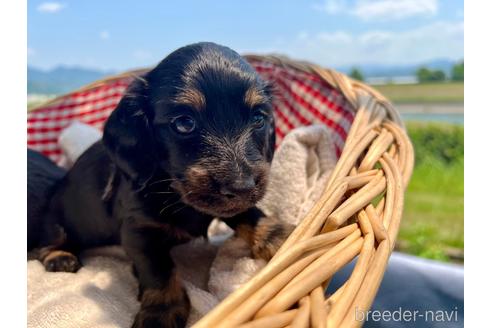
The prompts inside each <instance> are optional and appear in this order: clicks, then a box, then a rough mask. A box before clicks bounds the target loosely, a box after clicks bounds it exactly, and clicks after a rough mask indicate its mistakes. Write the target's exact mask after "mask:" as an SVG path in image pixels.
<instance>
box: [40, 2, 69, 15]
mask: <svg viewBox="0 0 492 328" xmlns="http://www.w3.org/2000/svg"><path fill="white" fill-rule="evenodd" d="M66 6H67V5H66V4H63V3H60V2H43V3H42V4H40V5H39V6H38V11H39V12H42V13H47V14H54V13H57V12H59V11H60V10H62V9H64V8H65V7H66Z"/></svg>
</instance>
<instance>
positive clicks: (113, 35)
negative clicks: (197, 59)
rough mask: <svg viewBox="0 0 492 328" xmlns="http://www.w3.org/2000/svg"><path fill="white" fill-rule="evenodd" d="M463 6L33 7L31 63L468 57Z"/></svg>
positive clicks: (35, 2)
mask: <svg viewBox="0 0 492 328" xmlns="http://www.w3.org/2000/svg"><path fill="white" fill-rule="evenodd" d="M463 12H464V9H463V0H303V1H301V0H297V1H295V0H249V1H231V0H229V1H227V0H215V1H205V0H202V1H200V0H182V1H166V0H141V1H135V0H132V1H130V0H78V1H69V0H66V1H65V0H63V1H43V0H29V1H28V12H27V19H28V44H27V61H28V65H30V66H33V67H37V68H42V69H51V68H54V67H56V66H60V65H64V66H78V67H87V68H96V69H101V70H108V71H109V70H111V71H122V70H127V69H132V68H138V67H147V66H150V65H154V64H156V63H157V62H159V61H160V60H162V59H163V58H164V57H165V56H166V55H167V54H169V53H170V52H172V51H173V50H175V49H177V48H179V47H181V46H184V45H186V44H190V43H194V42H199V41H212V42H216V43H219V44H223V45H226V46H228V47H230V48H232V49H234V50H236V51H237V52H239V53H241V54H244V53H259V54H267V53H278V54H284V55H287V56H290V57H292V58H295V59H303V60H308V61H312V62H315V63H318V64H321V65H324V66H328V67H341V66H351V65H366V64H388V65H404V64H420V63H425V62H427V61H430V60H434V59H451V60H460V59H462V58H463V57H464V46H463V45H464V35H463V34H464V33H463V30H464V15H463Z"/></svg>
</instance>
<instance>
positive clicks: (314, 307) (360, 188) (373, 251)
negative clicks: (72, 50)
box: [28, 55, 414, 328]
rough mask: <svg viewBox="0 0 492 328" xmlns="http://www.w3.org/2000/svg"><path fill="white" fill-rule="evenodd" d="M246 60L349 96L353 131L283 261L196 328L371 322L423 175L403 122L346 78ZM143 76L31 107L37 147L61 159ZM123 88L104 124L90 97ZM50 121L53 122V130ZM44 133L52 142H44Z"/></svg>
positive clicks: (281, 61) (270, 59) (285, 62)
mask: <svg viewBox="0 0 492 328" xmlns="http://www.w3.org/2000/svg"><path fill="white" fill-rule="evenodd" d="M245 57H246V58H247V59H248V60H249V61H250V62H251V63H252V64H253V66H255V65H254V64H255V63H256V64H258V63H261V64H262V65H267V66H268V67H273V68H278V69H283V70H287V71H290V72H297V73H300V74H301V75H302V76H305V77H312V78H313V79H314V80H315V82H316V83H318V84H319V83H321V84H323V85H324V86H325V87H326V88H328V89H329V90H330V91H331V92H334V93H335V94H338V95H340V96H341V97H342V98H343V100H344V101H345V102H344V104H343V105H342V106H341V107H343V108H344V110H346V111H347V113H348V117H349V119H348V120H349V121H350V123H351V125H350V126H349V127H348V129H349V131H348V135H346V139H345V140H344V146H343V147H341V154H340V157H339V160H338V163H337V165H336V167H335V169H334V171H333V173H332V175H331V177H330V179H329V181H328V183H327V185H326V189H325V191H324V193H323V195H322V196H321V198H320V199H319V201H318V202H317V204H316V205H315V206H314V207H313V208H312V210H311V211H310V212H309V213H308V215H307V216H306V217H305V218H304V219H303V220H302V221H301V223H300V224H299V225H298V226H297V228H296V229H295V230H294V232H293V233H292V234H291V235H290V237H289V238H288V239H287V241H286V242H285V243H284V244H283V246H282V247H281V249H280V250H279V251H278V253H277V254H276V255H275V257H274V258H273V259H272V260H271V261H270V262H269V263H268V264H267V265H266V266H265V267H264V268H263V269H262V270H261V271H260V272H259V273H258V274H257V275H255V277H254V278H252V279H251V280H250V281H249V282H248V283H246V284H245V285H244V286H242V287H241V288H239V289H238V290H236V291H235V292H233V293H232V294H231V295H229V296H228V297H227V298H226V299H225V300H223V301H222V302H221V303H220V304H219V305H218V306H217V307H216V308H214V309H213V310H212V311H211V312H210V313H208V314H207V315H206V316H205V317H203V318H202V319H201V320H200V321H199V322H197V323H196V324H195V325H194V327H197V328H202V327H237V326H240V327H242V328H246V327H251V328H252V327H265V328H275V327H279V328H280V327H286V326H292V327H311V326H312V327H327V326H328V327H358V326H361V325H362V324H363V321H358V320H356V317H355V313H356V309H357V311H358V312H359V311H365V310H368V309H369V308H370V306H371V304H372V302H373V299H374V297H375V295H376V292H377V290H378V288H379V285H380V283H381V280H382V278H383V275H384V272H385V269H386V264H387V261H388V258H389V256H390V254H391V252H392V250H393V248H394V245H395V240H396V237H397V234H398V229H399V225H400V219H401V216H402V211H403V197H404V190H405V188H406V186H407V184H408V181H409V179H410V176H411V173H412V169H413V160H414V154H413V149H412V145H411V143H410V141H409V139H408V136H407V134H406V132H405V129H404V126H403V123H402V121H401V119H400V117H399V115H398V113H397V112H396V111H395V109H394V108H393V106H392V105H391V104H390V103H389V102H388V100H386V99H385V98H384V97H383V96H382V95H381V94H379V93H378V92H376V91H375V90H373V89H372V88H370V87H369V86H367V85H365V84H363V83H361V82H357V81H354V80H351V79H350V78H348V77H347V76H345V75H343V74H340V73H338V72H335V71H333V70H329V69H324V68H321V67H319V66H317V65H313V64H310V63H306V62H299V61H292V60H290V59H287V58H284V57H277V56H253V55H249V56H245ZM255 68H257V69H258V67H257V66H255ZM141 72H142V71H138V72H132V73H127V74H123V75H120V76H118V77H113V78H109V79H105V80H104V81H99V82H96V83H94V84H91V85H89V86H87V87H85V88H83V89H82V90H79V91H76V92H75V93H72V94H71V95H66V96H63V97H59V98H57V99H55V100H53V101H51V102H49V103H48V104H45V105H43V106H41V107H38V108H37V109H34V110H32V111H30V112H29V114H28V145H29V146H30V147H32V148H35V149H37V150H40V151H43V152H44V153H45V154H47V155H48V156H50V157H51V158H52V159H54V160H57V161H60V159H61V153H60V151H59V149H56V146H54V145H53V142H54V143H56V138H57V135H56V134H57V132H59V131H61V127H60V126H63V125H65V126H66V125H67V124H68V122H69V121H70V120H71V119H78V120H82V121H84V118H87V117H90V118H87V119H86V120H85V121H86V122H87V123H89V124H93V125H95V126H98V127H102V125H103V124H104V121H105V118H107V116H108V115H109V113H110V112H111V110H112V109H114V107H115V106H116V104H117V101H118V100H119V98H120V97H121V95H122V94H123V91H124V88H125V86H126V85H128V83H130V81H131V80H132V78H133V77H132V76H133V75H134V74H139V73H141ZM314 80H313V81H314ZM116 84H117V85H118V87H120V89H121V90H120V89H118V92H114V93H112V94H111V95H112V97H113V98H114V101H113V102H110V103H109V104H107V105H106V107H107V108H104V110H106V111H107V113H106V112H104V113H103V114H100V115H99V116H97V118H93V116H94V115H93V116H90V115H89V116H88V114H87V112H91V111H92V107H91V108H89V109H87V104H85V103H83V101H87V98H90V96H91V95H94V94H96V93H101V90H106V91H107V90H108V88H109V87H108V86H109V85H116ZM95 90H96V91H95ZM109 90H112V89H111V88H109ZM91 92H92V93H91ZM94 97H95V98H97V97H96V96H94ZM94 97H93V98H94ZM108 97H109V96H108ZM77 99H82V100H80V101H82V103H81V102H80V101H79V100H77ZM105 99H106V98H105ZM78 101H79V102H78ZM84 104H85V105H84ZM84 106H86V107H84ZM66 108H71V109H72V111H71V112H70V111H69V112H68V114H67V115H66V117H67V118H66V119H63V118H62V120H61V121H63V123H60V126H58V125H57V124H53V122H50V120H53V118H54V117H57V114H53V113H54V112H56V111H58V112H59V111H65V112H64V113H65V114H66V113H67V109H66ZM84 108H85V109H84ZM276 109H277V108H276ZM92 114H93V113H92ZM354 116H355V117H354ZM55 119H56V120H58V118H55ZM345 119H347V117H345ZM352 120H353V121H352ZM321 121H322V122H324V120H321ZM42 122H47V123H50V125H49V127H48V125H46V126H44V125H43V123H42ZM330 122H332V121H330ZM330 122H328V123H330ZM301 123H302V122H301ZM324 123H326V122H324ZM332 123H333V122H332ZM335 123H336V122H335ZM329 125H330V124H329ZM54 126H55V129H54V130H50V129H53V127H54ZM332 127H333V126H332ZM277 132H279V133H280V132H282V131H277ZM284 132H285V131H284ZM43 133H44V134H45V135H46V136H48V135H49V137H45V139H43V137H40V134H43ZM342 135H343V134H342ZM50 142H51V145H50ZM342 142H343V140H342ZM356 257H357V260H356V263H355V266H354V268H353V272H352V274H351V275H350V277H349V278H348V280H347V281H346V282H345V283H344V284H343V285H342V286H341V287H340V288H339V289H338V290H336V292H334V293H333V294H331V295H325V292H324V291H325V290H326V288H327V286H328V284H329V283H330V280H331V278H332V276H333V275H334V274H335V273H336V272H337V271H339V270H340V269H341V268H342V267H344V266H345V265H346V264H348V263H349V262H351V261H352V260H353V259H355V258H356ZM359 313H360V312H359Z"/></svg>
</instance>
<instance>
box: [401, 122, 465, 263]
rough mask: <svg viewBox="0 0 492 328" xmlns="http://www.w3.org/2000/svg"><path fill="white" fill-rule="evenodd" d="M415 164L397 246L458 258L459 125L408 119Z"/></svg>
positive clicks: (461, 241)
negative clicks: (410, 121) (418, 121)
mask: <svg viewBox="0 0 492 328" xmlns="http://www.w3.org/2000/svg"><path fill="white" fill-rule="evenodd" d="M407 127H408V132H409V134H410V137H411V138H412V141H413V143H414V147H415V152H416V165H415V170H414V173H413V176H412V179H411V181H410V184H409V186H408V189H407V192H406V195H405V197H406V198H405V210H404V215H403V219H402V223H401V228H400V234H399V237H398V243H397V248H398V249H399V250H400V251H403V252H407V253H411V254H415V255H418V256H422V257H427V258H432V259H437V260H443V261H450V260H453V261H458V262H459V261H461V260H460V258H461V256H462V254H463V248H464V220H463V219H464V215H463V211H464V201H463V197H464V160H463V149H464V148H463V147H464V146H463V133H464V129H463V127H462V126H453V125H446V124H426V123H409V124H407Z"/></svg>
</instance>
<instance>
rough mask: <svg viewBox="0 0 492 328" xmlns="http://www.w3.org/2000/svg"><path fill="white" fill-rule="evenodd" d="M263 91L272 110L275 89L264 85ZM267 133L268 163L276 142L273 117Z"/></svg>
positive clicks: (267, 84)
mask: <svg viewBox="0 0 492 328" xmlns="http://www.w3.org/2000/svg"><path fill="white" fill-rule="evenodd" d="M264 90H265V93H266V94H267V95H268V97H269V102H270V105H271V106H272V108H273V104H272V103H273V99H274V98H275V93H276V89H275V87H274V86H273V85H272V84H270V83H266V84H265V87H264ZM268 133H269V136H268V144H267V159H268V161H269V162H270V161H271V160H272V158H273V152H274V151H275V142H276V137H275V118H274V117H273V116H272V120H271V122H270V126H269V130H268Z"/></svg>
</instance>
